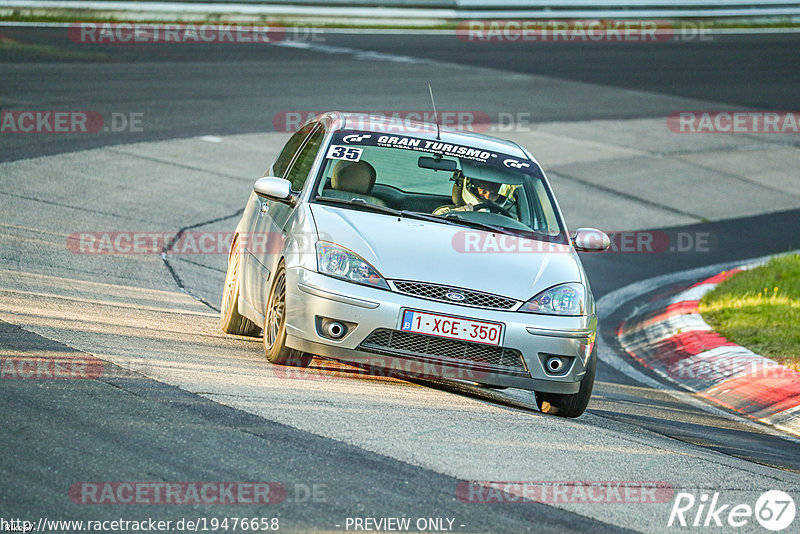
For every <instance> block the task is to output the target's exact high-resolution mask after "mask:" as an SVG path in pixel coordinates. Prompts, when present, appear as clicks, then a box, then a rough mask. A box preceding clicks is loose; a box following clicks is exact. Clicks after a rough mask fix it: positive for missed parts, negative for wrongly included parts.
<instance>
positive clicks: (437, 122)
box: [428, 84, 442, 141]
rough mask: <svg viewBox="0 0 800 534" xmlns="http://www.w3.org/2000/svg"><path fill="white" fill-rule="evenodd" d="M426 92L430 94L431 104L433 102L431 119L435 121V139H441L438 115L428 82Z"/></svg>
mask: <svg viewBox="0 0 800 534" xmlns="http://www.w3.org/2000/svg"><path fill="white" fill-rule="evenodd" d="M428 92H430V94H431V104H433V120H435V121H436V140H437V141H441V140H442V135H441V133H440V132H439V115H437V114H436V102H435V101H434V100H433V89H432V88H431V84H428Z"/></svg>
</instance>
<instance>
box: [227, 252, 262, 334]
mask: <svg viewBox="0 0 800 534" xmlns="http://www.w3.org/2000/svg"><path fill="white" fill-rule="evenodd" d="M241 262H242V252H241V250H240V249H239V239H238V237H234V239H233V242H232V243H231V251H230V253H229V254H228V272H227V273H226V274H225V287H223V289H222V303H221V305H220V310H219V316H220V326H221V327H222V330H223V332H226V333H228V334H236V335H239V336H252V337H256V336H258V334H259V332H260V331H261V329H260V328H259V327H258V325H257V324H256V323H254V322H253V321H251V320H250V319H248V318H247V317H243V316H242V315H241V314H240V313H239V271H240V267H241Z"/></svg>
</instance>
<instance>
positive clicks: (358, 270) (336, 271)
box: [317, 241, 389, 289]
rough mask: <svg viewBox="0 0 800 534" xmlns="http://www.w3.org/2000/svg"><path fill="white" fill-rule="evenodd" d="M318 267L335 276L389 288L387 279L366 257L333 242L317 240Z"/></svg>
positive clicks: (320, 270) (321, 270) (367, 284)
mask: <svg viewBox="0 0 800 534" xmlns="http://www.w3.org/2000/svg"><path fill="white" fill-rule="evenodd" d="M317 268H318V269H319V272H321V273H322V274H327V275H328V276H333V277H334V278H341V279H342V280H347V281H348V282H354V283H356V284H363V285H365V286H371V287H380V288H382V289H389V284H387V283H386V280H384V279H383V277H382V276H381V275H380V274H378V271H376V270H375V268H374V267H372V265H370V264H369V263H367V262H366V260H364V258H362V257H361V256H359V255H358V254H356V253H354V252H350V251H349V250H347V249H346V248H344V247H340V246H338V245H334V244H333V243H326V242H324V241H318V242H317Z"/></svg>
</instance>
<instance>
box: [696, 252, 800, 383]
mask: <svg viewBox="0 0 800 534" xmlns="http://www.w3.org/2000/svg"><path fill="white" fill-rule="evenodd" d="M700 313H701V314H702V315H703V319H704V320H705V321H706V322H707V323H708V324H709V325H710V326H711V327H712V328H713V329H714V330H715V331H717V332H719V333H720V334H721V335H723V336H725V337H726V338H727V339H728V340H730V341H732V342H734V343H736V344H737V345H741V346H743V347H747V348H748V349H750V350H752V351H753V352H755V353H757V354H761V355H762V356H766V357H767V358H771V359H773V360H775V361H777V362H779V363H782V364H783V365H786V366H787V367H791V368H792V369H794V370H796V371H800V254H789V255H786V256H780V257H777V258H773V259H772V260H771V261H770V262H769V263H768V264H766V265H763V266H761V267H757V268H755V269H751V270H749V271H743V272H740V273H738V274H736V275H734V276H732V277H731V278H729V279H728V280H725V281H724V282H722V283H721V284H719V285H718V286H717V287H715V288H714V289H713V290H712V291H709V292H708V293H706V294H705V296H704V297H703V298H702V300H701V301H700Z"/></svg>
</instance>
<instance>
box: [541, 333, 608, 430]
mask: <svg viewBox="0 0 800 534" xmlns="http://www.w3.org/2000/svg"><path fill="white" fill-rule="evenodd" d="M596 371H597V345H595V348H594V350H593V351H592V355H591V356H590V357H589V367H588V368H587V369H586V374H585V375H584V376H583V379H582V380H581V386H580V389H579V390H578V392H577V393H571V394H570V393H567V394H565V393H539V392H536V404H537V405H538V406H539V409H540V410H541V411H542V412H544V413H546V414H550V415H560V416H561V417H578V416H580V415H581V414H582V413H583V412H584V411H585V410H586V407H587V406H588V405H589V399H590V398H591V396H592V388H593V387H594V375H595V372H596Z"/></svg>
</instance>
